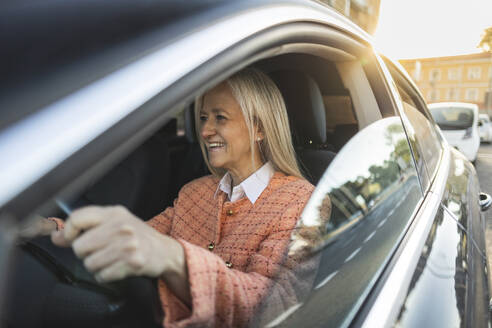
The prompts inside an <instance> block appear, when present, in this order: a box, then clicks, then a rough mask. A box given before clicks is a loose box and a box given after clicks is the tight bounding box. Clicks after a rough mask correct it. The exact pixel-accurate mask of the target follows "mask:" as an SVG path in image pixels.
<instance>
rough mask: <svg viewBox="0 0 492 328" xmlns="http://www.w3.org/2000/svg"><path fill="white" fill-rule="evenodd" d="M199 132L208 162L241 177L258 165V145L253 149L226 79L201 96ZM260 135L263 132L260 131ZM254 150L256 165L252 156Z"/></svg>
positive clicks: (238, 107)
mask: <svg viewBox="0 0 492 328" xmlns="http://www.w3.org/2000/svg"><path fill="white" fill-rule="evenodd" d="M200 121H201V127H200V134H201V136H202V138H203V140H204V142H205V146H206V148H207V151H208V158H209V162H210V165H211V166H213V167H215V168H223V169H226V170H227V171H229V172H230V173H231V174H232V175H233V178H234V175H235V176H236V177H237V178H239V180H240V181H242V180H244V179H245V178H247V177H248V176H249V175H251V174H252V173H253V172H254V171H255V170H256V169H258V168H259V167H260V166H261V164H262V163H261V159H260V157H259V150H258V146H257V144H256V143H255V147H254V149H253V150H252V149H251V148H250V139H249V132H248V127H247V125H246V121H245V120H244V117H243V113H242V111H241V107H240V106H239V104H238V103H237V101H236V99H235V98H234V96H233V95H232V92H231V90H230V87H229V86H228V85H227V84H226V83H225V82H223V83H221V84H219V85H217V86H216V87H215V88H213V89H212V90H210V91H209V92H207V93H206V94H205V96H204V98H203V106H202V109H201V111H200ZM258 137H259V138H261V137H262V134H261V133H259V134H258ZM252 152H255V157H254V158H255V165H254V167H252V162H251V156H252Z"/></svg>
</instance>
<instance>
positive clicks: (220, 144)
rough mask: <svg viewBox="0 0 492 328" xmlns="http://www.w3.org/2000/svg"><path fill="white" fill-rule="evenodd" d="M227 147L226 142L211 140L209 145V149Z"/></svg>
mask: <svg viewBox="0 0 492 328" xmlns="http://www.w3.org/2000/svg"><path fill="white" fill-rule="evenodd" d="M224 147H225V143H223V142H211V143H209V144H208V145H207V148H208V150H209V151H214V150H219V149H221V148H224Z"/></svg>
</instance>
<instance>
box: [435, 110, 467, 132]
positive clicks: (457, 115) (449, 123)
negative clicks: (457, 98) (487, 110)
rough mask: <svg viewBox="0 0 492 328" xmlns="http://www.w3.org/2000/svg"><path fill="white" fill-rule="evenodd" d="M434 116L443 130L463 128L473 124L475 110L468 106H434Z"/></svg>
mask: <svg viewBox="0 0 492 328" xmlns="http://www.w3.org/2000/svg"><path fill="white" fill-rule="evenodd" d="M431 113H432V117H433V118H434V120H435V121H436V123H437V124H438V125H439V127H440V128H441V130H463V129H467V128H469V127H471V126H472V124H473V116H474V114H473V110H472V109H471V108H467V107H460V106H456V107H451V106H442V107H433V108H432V109H431Z"/></svg>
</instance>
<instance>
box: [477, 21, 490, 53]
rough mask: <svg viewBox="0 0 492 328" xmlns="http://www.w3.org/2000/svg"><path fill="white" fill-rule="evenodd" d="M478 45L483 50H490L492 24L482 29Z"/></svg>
mask: <svg viewBox="0 0 492 328" xmlns="http://www.w3.org/2000/svg"><path fill="white" fill-rule="evenodd" d="M478 47H479V48H482V49H483V50H485V51H489V52H492V26H491V27H488V28H486V29H485V30H484V31H483V34H482V39H481V40H480V43H479V44H478Z"/></svg>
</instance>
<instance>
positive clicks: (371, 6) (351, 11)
mask: <svg viewBox="0 0 492 328" xmlns="http://www.w3.org/2000/svg"><path fill="white" fill-rule="evenodd" d="M317 1H318V2H321V3H323V4H326V5H328V6H330V7H333V8H334V9H336V10H337V11H338V12H340V13H342V14H343V15H345V16H347V17H348V18H350V19H351V20H352V21H354V22H355V23H356V24H357V25H359V26H360V27H361V28H362V29H364V30H365V31H366V32H368V33H370V34H373V33H374V31H375V30H376V27H377V24H378V18H379V6H380V3H381V0H317Z"/></svg>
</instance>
